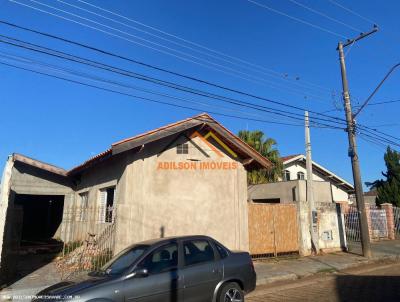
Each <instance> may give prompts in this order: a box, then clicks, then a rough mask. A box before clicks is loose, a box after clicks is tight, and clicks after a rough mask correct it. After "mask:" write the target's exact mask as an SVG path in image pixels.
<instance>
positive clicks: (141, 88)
mask: <svg viewBox="0 0 400 302" xmlns="http://www.w3.org/2000/svg"><path fill="white" fill-rule="evenodd" d="M0 54H3V56H6V57H8V58H12V59H13V60H17V61H19V62H22V63H30V64H35V65H38V66H41V67H45V68H48V69H50V70H58V71H59V72H62V73H68V74H72V75H75V76H79V77H84V78H89V79H91V80H94V81H101V82H107V83H109V84H111V85H116V86H121V87H124V88H128V89H133V90H137V91H140V92H145V93H149V94H153V95H156V96H162V97H166V98H170V99H174V100H178V101H182V102H185V103H186V102H189V103H193V104H196V105H203V106H208V107H216V108H218V109H224V110H228V111H232V112H236V113H242V114H245V115H250V116H256V117H260V115H257V114H251V113H249V112H245V111H240V110H237V109H232V108H228V107H224V106H220V105H218V106H216V105H211V104H208V103H202V102H199V101H193V100H191V99H187V98H181V97H177V96H173V95H170V94H166V93H161V92H157V91H154V90H150V89H146V88H143V87H138V86H133V85H127V84H125V83H121V82H115V81H111V80H106V79H104V78H100V77H97V76H93V75H89V74H87V73H82V72H77V71H75V70H71V69H68V68H65V67H64V68H60V67H57V66H54V65H50V64H45V63H42V62H40V63H39V62H38V61H32V60H30V59H28V58H26V57H22V56H15V55H10V54H7V53H2V52H0ZM272 119H274V118H272ZM275 119H276V118H275ZM280 121H282V117H280ZM292 125H293V126H303V123H301V124H292Z"/></svg>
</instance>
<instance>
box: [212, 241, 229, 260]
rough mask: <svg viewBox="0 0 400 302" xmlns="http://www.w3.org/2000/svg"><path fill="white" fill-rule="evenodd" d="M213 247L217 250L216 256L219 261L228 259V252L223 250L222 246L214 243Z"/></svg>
mask: <svg viewBox="0 0 400 302" xmlns="http://www.w3.org/2000/svg"><path fill="white" fill-rule="evenodd" d="M215 246H216V248H217V251H218V254H219V256H220V257H221V259H224V258H226V257H228V251H227V250H226V248H224V247H223V246H222V245H220V244H218V243H216V242H215Z"/></svg>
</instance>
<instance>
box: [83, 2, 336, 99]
mask: <svg viewBox="0 0 400 302" xmlns="http://www.w3.org/2000/svg"><path fill="white" fill-rule="evenodd" d="M77 1H78V2H81V3H84V4H86V5H88V6H91V7H93V8H96V9H98V10H101V11H103V12H107V13H109V14H111V15H114V16H117V17H119V18H122V19H125V20H127V21H130V22H133V23H135V24H139V25H141V26H143V27H146V28H148V29H151V30H153V31H156V32H158V33H161V34H164V35H166V36H169V37H172V38H175V39H177V40H180V41H182V42H185V43H188V44H190V45H193V46H196V47H198V48H201V49H204V50H207V51H209V52H212V53H215V54H218V55H221V56H224V57H226V58H230V59H233V60H236V61H238V62H241V63H244V64H247V65H248V66H252V67H255V68H258V69H261V70H264V71H267V72H270V73H273V74H275V75H277V76H279V77H281V76H284V75H285V73H282V72H278V71H276V70H273V69H271V68H266V67H264V66H261V65H258V64H254V63H252V62H249V61H247V60H243V59H241V58H238V57H235V56H232V55H228V54H226V53H224V52H221V51H218V50H215V49H212V48H210V47H206V46H204V45H201V44H199V43H196V42H193V41H191V40H188V39H184V38H182V37H179V36H177V35H174V34H171V33H169V32H166V31H164V30H160V29H159V28H156V27H154V26H150V25H147V24H145V23H143V22H139V21H137V20H134V19H132V18H128V17H126V16H124V15H121V14H118V13H115V12H113V11H111V10H108V9H105V8H104V7H100V6H98V5H94V4H92V3H89V2H87V1H83V0H77ZM302 82H303V83H305V84H308V85H311V86H314V87H317V88H320V89H323V90H326V91H329V92H330V91H331V89H330V88H327V87H324V86H321V85H318V84H315V83H312V82H309V81H302Z"/></svg>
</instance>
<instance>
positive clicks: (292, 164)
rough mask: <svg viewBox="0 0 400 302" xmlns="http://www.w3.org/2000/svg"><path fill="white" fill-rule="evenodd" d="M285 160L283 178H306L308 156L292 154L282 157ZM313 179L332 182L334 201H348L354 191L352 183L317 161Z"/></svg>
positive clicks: (314, 164)
mask: <svg viewBox="0 0 400 302" xmlns="http://www.w3.org/2000/svg"><path fill="white" fill-rule="evenodd" d="M282 161H283V180H284V181H289V180H296V179H298V180H303V179H304V180H306V179H307V169H306V157H305V155H302V154H297V155H290V156H286V157H283V158H282ZM312 170H313V180H314V181H317V182H322V181H326V182H328V183H329V184H330V188H331V191H332V201H334V202H345V201H346V202H348V201H349V200H350V196H351V195H352V194H353V193H354V187H353V185H352V184H350V183H349V182H347V181H346V180H344V179H343V178H341V177H340V176H338V175H336V174H335V173H333V172H332V171H330V170H328V169H327V168H325V167H323V166H321V165H319V164H318V163H316V162H315V161H313V164H312Z"/></svg>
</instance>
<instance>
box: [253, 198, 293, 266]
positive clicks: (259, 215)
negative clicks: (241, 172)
mask: <svg viewBox="0 0 400 302" xmlns="http://www.w3.org/2000/svg"><path fill="white" fill-rule="evenodd" d="M248 223H249V246H250V254H251V255H252V257H256V258H259V257H276V256H279V255H285V254H291V253H298V251H299V245H298V222H297V207H296V205H294V204H273V205H272V204H260V203H249V222H248Z"/></svg>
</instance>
